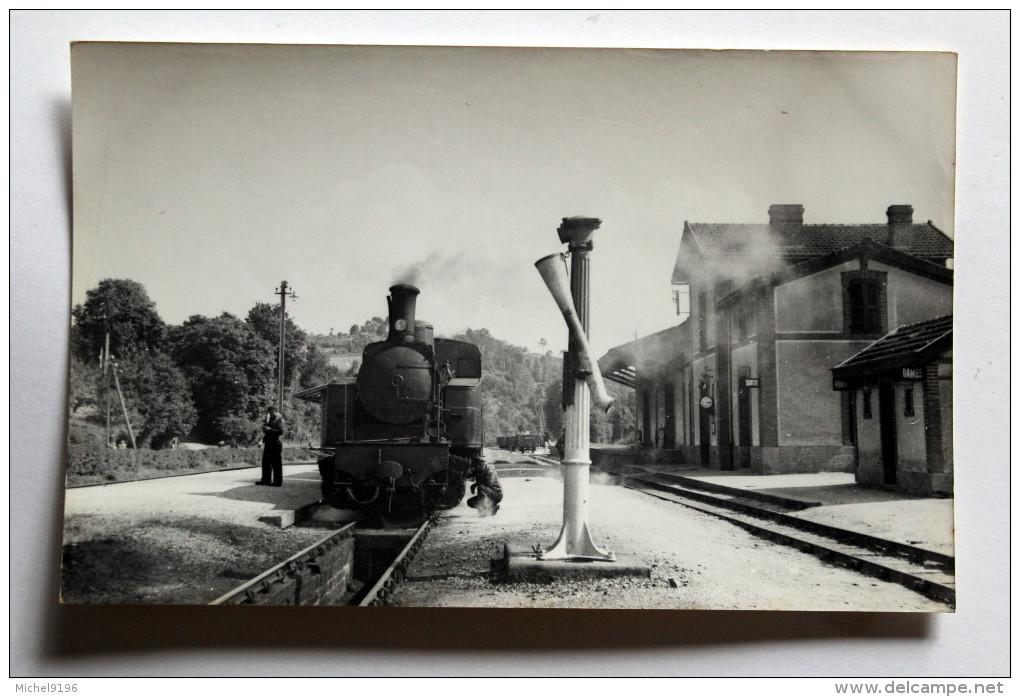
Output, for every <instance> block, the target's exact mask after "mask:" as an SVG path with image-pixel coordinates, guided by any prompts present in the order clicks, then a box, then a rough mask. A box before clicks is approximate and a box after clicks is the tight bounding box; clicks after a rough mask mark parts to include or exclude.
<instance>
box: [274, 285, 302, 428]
mask: <svg viewBox="0 0 1020 697" xmlns="http://www.w3.org/2000/svg"><path fill="white" fill-rule="evenodd" d="M275 294H276V295H279V296H280V356H279V359H278V362H277V365H278V366H279V383H278V387H277V395H276V408H277V409H279V410H280V413H281V414H282V413H283V343H284V339H285V338H286V335H287V296H288V295H289V296H290V297H291V298H293V299H294V300H297V295H295V294H294V291H293V290H291V289H290V287H289V286H288V285H287V282H286V281H280V287H279V288H277V289H276V293H275Z"/></svg>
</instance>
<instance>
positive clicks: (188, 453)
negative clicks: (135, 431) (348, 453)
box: [67, 443, 316, 484]
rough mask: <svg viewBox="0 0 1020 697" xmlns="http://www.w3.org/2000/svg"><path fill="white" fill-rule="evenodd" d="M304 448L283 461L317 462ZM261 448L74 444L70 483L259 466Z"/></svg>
mask: <svg viewBox="0 0 1020 697" xmlns="http://www.w3.org/2000/svg"><path fill="white" fill-rule="evenodd" d="M315 457H316V456H315V454H314V453H312V452H311V451H309V450H306V449H304V448H284V449H283V461H284V462H294V461H305V460H314V459H315ZM261 462H262V449H261V448H207V449H205V450H185V449H183V448H180V449H177V450H148V449H142V450H131V449H126V450H113V449H111V448H104V447H102V446H96V445H83V444H80V443H71V444H69V445H68V447H67V483H68V484H85V483H90V482H94V481H129V480H133V479H147V478H151V477H159V476H164V475H168V474H177V473H182V474H183V473H187V472H191V473H198V472H203V471H212V470H216V469H222V468H224V467H227V466H229V465H238V466H243V465H258V464H259V463H261Z"/></svg>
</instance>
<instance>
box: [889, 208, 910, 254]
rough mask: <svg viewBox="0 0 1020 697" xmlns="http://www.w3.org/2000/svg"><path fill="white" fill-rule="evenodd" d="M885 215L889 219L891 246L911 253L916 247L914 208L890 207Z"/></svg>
mask: <svg viewBox="0 0 1020 697" xmlns="http://www.w3.org/2000/svg"><path fill="white" fill-rule="evenodd" d="M885 214H886V215H887V216H888V217H889V246H890V247H893V248H894V249H899V250H901V251H904V252H909V251H910V249H911V247H913V246H914V207H913V206H889V207H888V208H887V209H886V211H885Z"/></svg>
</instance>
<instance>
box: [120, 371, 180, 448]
mask: <svg viewBox="0 0 1020 697" xmlns="http://www.w3.org/2000/svg"><path fill="white" fill-rule="evenodd" d="M116 365H117V374H118V379H119V382H120V388H121V392H122V393H123V395H124V402H125V404H126V405H127V408H128V411H129V415H130V418H131V426H132V428H133V429H134V432H135V440H136V442H137V443H138V446H139V447H144V446H150V447H152V448H156V449H158V448H161V447H163V446H164V445H166V444H167V443H169V442H170V441H171V440H172V439H173V438H174V437H180V436H184V435H186V434H187V433H188V432H189V431H191V429H192V428H193V427H194V426H195V422H196V420H197V418H198V415H197V413H196V411H195V406H194V404H193V403H192V397H191V388H190V387H189V385H188V381H187V380H186V379H185V377H184V373H182V372H181V370H180V369H179V368H178V367H177V366H176V365H174V363H173V361H172V360H171V359H170V357H169V356H167V355H166V354H162V353H151V354H149V353H143V354H137V355H135V356H132V357H130V358H127V359H124V360H120V361H117V364H116Z"/></svg>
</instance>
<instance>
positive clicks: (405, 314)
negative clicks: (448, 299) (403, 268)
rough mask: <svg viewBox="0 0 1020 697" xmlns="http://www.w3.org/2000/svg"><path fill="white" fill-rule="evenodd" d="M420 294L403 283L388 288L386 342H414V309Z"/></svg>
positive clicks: (412, 287)
mask: <svg viewBox="0 0 1020 697" xmlns="http://www.w3.org/2000/svg"><path fill="white" fill-rule="evenodd" d="M420 292H421V291H419V290H418V289H417V288H415V287H414V286H410V285H407V284H403V283H401V284H398V285H395V286H393V287H391V288H390V296H389V297H388V298H386V302H387V303H388V304H389V307H390V334H389V336H388V337H386V340H387V341H398V342H404V341H414V309H415V305H416V304H417V302H418V293H420Z"/></svg>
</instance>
